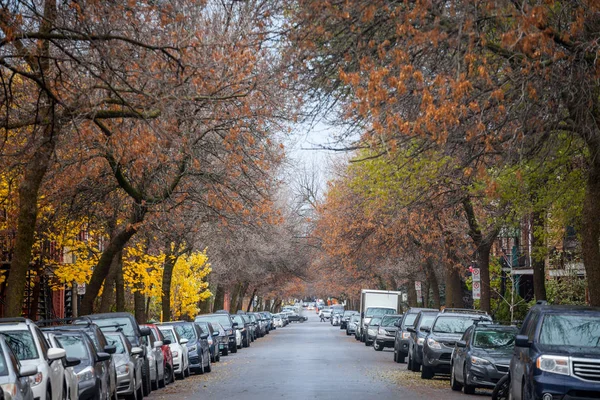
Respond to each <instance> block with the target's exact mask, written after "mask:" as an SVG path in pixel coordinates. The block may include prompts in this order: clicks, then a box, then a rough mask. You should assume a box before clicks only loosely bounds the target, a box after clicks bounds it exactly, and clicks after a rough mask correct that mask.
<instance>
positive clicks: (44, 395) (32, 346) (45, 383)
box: [0, 318, 67, 400]
mask: <svg viewBox="0 0 600 400" xmlns="http://www.w3.org/2000/svg"><path fill="white" fill-rule="evenodd" d="M0 333H2V334H3V335H4V338H5V340H6V343H8V345H9V346H10V348H11V349H12V351H13V352H14V353H15V355H16V356H17V359H18V360H19V362H20V363H21V365H22V366H32V367H33V366H35V367H37V370H38V371H37V373H36V374H35V375H33V376H30V377H29V382H30V384H31V390H32V391H33V396H34V397H35V398H38V399H40V400H51V399H62V398H63V390H64V387H65V383H64V379H65V370H64V367H63V364H62V362H55V361H58V360H60V359H61V358H64V357H66V355H67V352H66V351H65V350H64V349H57V348H51V347H50V345H49V344H48V341H47V340H46V338H45V337H44V335H43V334H42V332H41V331H40V329H39V328H38V327H37V326H36V325H35V324H34V323H33V321H31V320H29V319H27V318H1V319H0Z"/></svg>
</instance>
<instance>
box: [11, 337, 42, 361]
mask: <svg viewBox="0 0 600 400" xmlns="http://www.w3.org/2000/svg"><path fill="white" fill-rule="evenodd" d="M2 334H4V336H5V338H6V342H7V343H8V345H9V346H10V348H11V349H12V351H13V352H14V353H15V355H16V356H17V358H18V359H19V360H21V361H23V360H35V359H36V358H39V354H38V351H37V347H36V345H35V342H34V341H33V335H32V334H31V332H29V331H28V330H23V331H7V332H2Z"/></svg>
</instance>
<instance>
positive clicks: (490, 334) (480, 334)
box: [473, 329, 517, 349]
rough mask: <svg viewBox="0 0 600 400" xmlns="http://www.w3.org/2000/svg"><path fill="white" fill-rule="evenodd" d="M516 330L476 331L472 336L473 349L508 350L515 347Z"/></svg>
mask: <svg viewBox="0 0 600 400" xmlns="http://www.w3.org/2000/svg"><path fill="white" fill-rule="evenodd" d="M516 334H517V331H516V329H515V330H514V331H513V330H477V331H475V335H473V347H476V348H479V349H499V348H503V349H508V348H512V347H514V346H515V336H516Z"/></svg>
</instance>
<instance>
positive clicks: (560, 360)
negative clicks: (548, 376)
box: [536, 356, 570, 375]
mask: <svg viewBox="0 0 600 400" xmlns="http://www.w3.org/2000/svg"><path fill="white" fill-rule="evenodd" d="M536 366H537V367H538V369H540V370H542V371H546V372H552V373H555V374H561V375H569V374H570V371H569V358H568V357H561V356H540V357H539V358H538V359H537V361H536Z"/></svg>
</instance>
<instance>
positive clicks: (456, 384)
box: [450, 365, 462, 392]
mask: <svg viewBox="0 0 600 400" xmlns="http://www.w3.org/2000/svg"><path fill="white" fill-rule="evenodd" d="M450 387H451V388H452V390H454V391H455V392H458V391H459V390H461V389H462V385H461V384H460V383H459V382H458V381H457V380H456V373H455V372H454V365H452V370H450Z"/></svg>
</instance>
